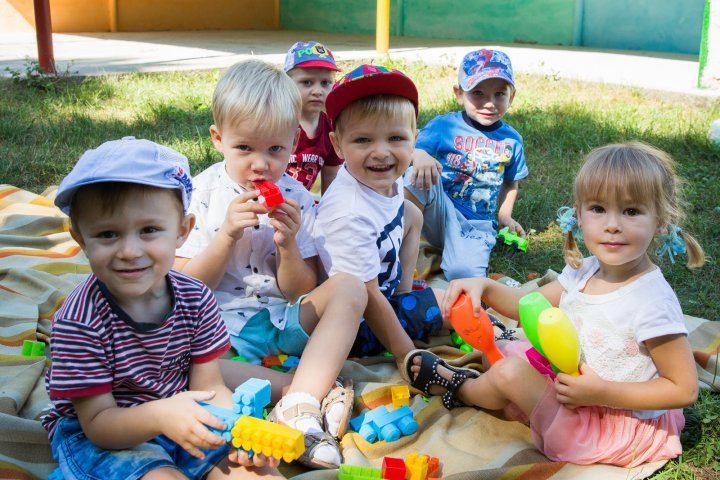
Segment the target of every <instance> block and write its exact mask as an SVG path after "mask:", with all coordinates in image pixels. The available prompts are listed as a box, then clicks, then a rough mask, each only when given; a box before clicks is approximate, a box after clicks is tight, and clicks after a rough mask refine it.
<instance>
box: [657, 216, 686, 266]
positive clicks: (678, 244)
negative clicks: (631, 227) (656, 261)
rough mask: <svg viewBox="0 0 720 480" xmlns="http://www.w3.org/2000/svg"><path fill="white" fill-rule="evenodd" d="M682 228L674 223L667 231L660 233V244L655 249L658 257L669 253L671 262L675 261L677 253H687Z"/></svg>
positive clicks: (669, 225)
mask: <svg viewBox="0 0 720 480" xmlns="http://www.w3.org/2000/svg"><path fill="white" fill-rule="evenodd" d="M681 233H682V228H680V227H678V226H677V225H675V224H674V223H670V224H668V226H667V233H663V234H662V235H660V246H659V247H658V248H657V250H655V254H656V255H657V256H658V257H662V256H663V255H665V254H667V256H668V257H670V262H672V263H675V255H680V254H681V253H685V240H683V238H682V237H681V236H680V234H681Z"/></svg>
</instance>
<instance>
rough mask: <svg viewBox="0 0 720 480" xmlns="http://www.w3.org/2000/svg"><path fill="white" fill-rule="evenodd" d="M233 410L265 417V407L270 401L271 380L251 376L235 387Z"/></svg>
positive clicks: (242, 413) (256, 416)
mask: <svg viewBox="0 0 720 480" xmlns="http://www.w3.org/2000/svg"><path fill="white" fill-rule="evenodd" d="M232 399H233V402H234V403H235V405H233V412H235V413H236V414H238V415H250V416H251V417H255V418H263V408H265V405H267V404H268V403H270V381H269V380H260V379H259V378H251V379H249V380H247V381H246V382H245V383H243V384H241V385H239V386H238V387H237V388H236V389H235V393H233V396H232Z"/></svg>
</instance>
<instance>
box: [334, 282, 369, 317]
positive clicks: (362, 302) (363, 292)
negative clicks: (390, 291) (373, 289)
mask: <svg viewBox="0 0 720 480" xmlns="http://www.w3.org/2000/svg"><path fill="white" fill-rule="evenodd" d="M327 281H328V282H329V283H330V287H331V291H332V292H333V297H335V298H337V299H338V300H341V301H343V302H346V303H347V304H348V306H350V307H351V308H352V309H353V311H358V312H360V313H362V312H363V311H364V310H365V307H366V306H367V301H368V294H367V289H366V288H365V283H364V282H363V281H362V280H360V279H359V278H358V277H356V276H355V275H351V274H349V273H338V274H335V275H333V276H332V277H331V278H330V279H328V280H327Z"/></svg>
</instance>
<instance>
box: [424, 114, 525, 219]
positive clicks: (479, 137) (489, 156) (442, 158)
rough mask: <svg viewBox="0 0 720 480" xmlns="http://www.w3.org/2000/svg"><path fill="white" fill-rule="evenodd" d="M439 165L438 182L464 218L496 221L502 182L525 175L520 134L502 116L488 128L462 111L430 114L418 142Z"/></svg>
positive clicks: (521, 177)
mask: <svg viewBox="0 0 720 480" xmlns="http://www.w3.org/2000/svg"><path fill="white" fill-rule="evenodd" d="M416 147H417V148H420V149H422V150H424V151H426V152H427V153H429V154H430V155H432V156H433V157H435V158H436V159H437V160H438V161H439V162H440V163H441V164H442V174H441V180H442V186H443V190H444V191H445V193H446V194H447V195H448V196H449V197H450V199H451V200H452V202H453V204H454V205H455V208H456V209H457V210H458V211H459V212H460V213H461V214H462V215H463V216H464V217H465V218H467V219H468V220H491V221H492V220H494V218H495V209H496V208H497V199H498V194H499V192H500V187H501V186H502V184H503V181H505V180H507V181H515V180H521V179H523V178H525V177H527V175H528V168H527V165H526V163H525V149H524V146H523V139H522V136H520V134H519V133H518V132H517V130H515V129H514V128H513V127H511V126H510V125H508V124H507V123H505V122H503V121H502V120H500V121H497V122H495V123H494V124H493V125H490V126H489V127H485V126H483V125H480V124H479V123H477V122H474V121H473V120H472V119H470V118H469V117H468V116H467V115H466V114H465V112H463V111H461V112H452V113H447V114H445V115H440V116H438V117H435V118H433V119H432V120H430V122H428V124H427V125H426V126H425V128H423V129H422V130H420V134H419V135H418V140H417V144H416Z"/></svg>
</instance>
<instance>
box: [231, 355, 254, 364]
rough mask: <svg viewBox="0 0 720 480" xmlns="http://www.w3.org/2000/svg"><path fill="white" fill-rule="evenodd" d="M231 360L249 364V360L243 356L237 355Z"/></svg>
mask: <svg viewBox="0 0 720 480" xmlns="http://www.w3.org/2000/svg"><path fill="white" fill-rule="evenodd" d="M230 360H235V361H236V362H243V363H249V360H248V359H247V358H245V357H243V356H242V355H236V356H234V357H232V358H231V359H230Z"/></svg>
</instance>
